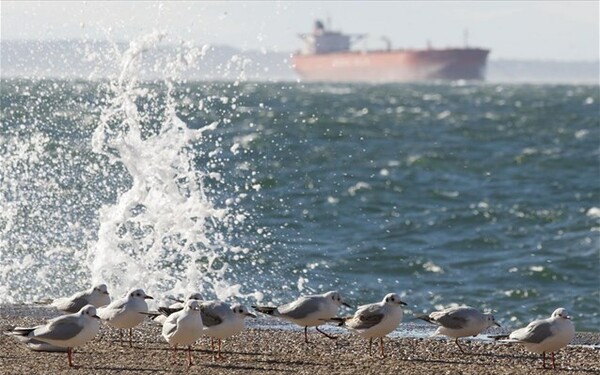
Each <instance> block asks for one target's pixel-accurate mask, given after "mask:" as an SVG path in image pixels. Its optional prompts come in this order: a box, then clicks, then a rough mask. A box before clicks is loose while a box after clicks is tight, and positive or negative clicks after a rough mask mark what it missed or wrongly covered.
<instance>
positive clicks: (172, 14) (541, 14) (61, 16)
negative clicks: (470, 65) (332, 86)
mask: <svg viewBox="0 0 600 375" xmlns="http://www.w3.org/2000/svg"><path fill="white" fill-rule="evenodd" d="M598 4H599V2H598V1H579V2H577V1H530V2H527V1H419V2H416V1H415V2H413V1H398V2H393V1H380V2H378V1H331V2H327V1H318V2H317V1H315V2H309V1H299V2H294V1H271V2H269V1H261V2H259V1H238V2H234V1H228V2H207V1H204V2H192V1H190V2H184V1H177V2H166V1H165V2H151V1H148V2H139V1H138V2H133V1H127V2H124V1H121V2H117V1H109V2H106V1H87V2H83V1H82V2H78V1H39V2H27V1H2V2H0V12H1V32H2V33H1V38H2V40H13V39H74V38H75V39H88V40H89V39H112V40H119V41H127V40H131V39H132V38H135V37H138V36H141V35H144V34H147V33H150V32H152V31H153V30H161V31H165V32H167V33H168V35H169V37H170V39H171V40H182V41H192V42H195V43H198V44H205V43H210V44H229V45H232V46H235V47H239V48H244V49H265V50H269V51H272V50H275V51H286V52H287V51H290V52H291V51H294V50H297V49H299V48H300V47H301V45H302V42H301V41H300V40H299V39H298V37H297V34H298V33H300V32H308V31H310V30H311V29H312V25H313V22H314V20H315V19H316V18H321V19H324V20H326V19H327V18H328V17H329V19H330V20H331V24H332V27H333V29H337V30H342V31H345V32H348V33H367V34H369V36H370V38H369V39H368V41H367V47H369V48H382V47H383V46H384V45H383V43H382V42H381V37H382V36H387V37H389V38H390V40H391V41H392V44H393V46H394V47H403V48H422V47H425V46H426V43H427V41H430V42H431V43H432V45H433V46H434V47H449V46H462V45H463V35H464V30H465V29H468V35H469V44H470V45H471V46H479V47H486V48H490V49H491V50H492V52H491V55H490V58H491V59H544V60H548V59H550V60H597V59H598V58H599V44H600V41H599V34H600V30H599V5H598Z"/></svg>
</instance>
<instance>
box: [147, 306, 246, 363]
mask: <svg viewBox="0 0 600 375" xmlns="http://www.w3.org/2000/svg"><path fill="white" fill-rule="evenodd" d="M158 311H159V312H160V313H161V314H162V316H163V317H164V319H166V317H168V316H171V314H173V313H176V312H178V311H181V309H180V308H177V307H175V308H171V307H159V308H158ZM200 312H201V314H202V323H203V325H204V331H203V335H204V336H208V337H210V341H211V347H212V350H213V352H214V350H215V343H214V339H217V340H218V344H219V347H218V349H219V351H218V354H217V358H219V359H221V358H223V357H222V355H221V340H223V339H226V338H229V337H231V336H234V335H237V334H238V333H240V332H242V330H243V329H244V328H245V321H244V319H245V318H246V317H252V318H256V315H254V314H252V313H250V312H249V311H248V309H247V308H246V307H245V306H243V305H239V304H235V305H233V306H231V305H229V304H228V303H225V302H223V301H218V300H214V301H204V302H200Z"/></svg>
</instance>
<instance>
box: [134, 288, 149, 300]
mask: <svg viewBox="0 0 600 375" xmlns="http://www.w3.org/2000/svg"><path fill="white" fill-rule="evenodd" d="M128 296H129V298H133V299H154V298H152V297H150V296H149V295H147V294H146V292H144V290H143V289H132V290H131V291H130V292H129V295H128Z"/></svg>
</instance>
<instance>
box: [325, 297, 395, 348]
mask: <svg viewBox="0 0 600 375" xmlns="http://www.w3.org/2000/svg"><path fill="white" fill-rule="evenodd" d="M401 306H406V303H405V302H403V301H401V300H400V296H398V295H397V294H396V293H389V294H387V295H386V296H385V297H384V298H383V300H382V301H381V302H377V303H371V304H368V305H363V306H359V307H358V309H357V310H356V312H355V313H354V315H353V316H349V317H346V318H333V319H332V320H333V321H337V322H339V323H340V326H345V327H347V328H349V329H350V330H352V331H354V332H356V333H357V334H359V335H360V336H362V337H365V338H368V339H369V355H372V352H371V348H372V345H373V338H377V337H379V340H380V341H379V342H380V347H381V357H384V356H385V354H384V347H383V337H384V336H386V335H387V334H388V333H390V332H392V331H394V330H395V329H396V327H398V325H399V324H400V322H401V321H402V316H403V313H402V307H401Z"/></svg>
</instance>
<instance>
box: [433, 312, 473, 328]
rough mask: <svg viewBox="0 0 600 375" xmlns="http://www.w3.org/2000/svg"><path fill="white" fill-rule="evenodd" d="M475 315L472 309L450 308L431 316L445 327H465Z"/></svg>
mask: <svg viewBox="0 0 600 375" xmlns="http://www.w3.org/2000/svg"><path fill="white" fill-rule="evenodd" d="M472 315H473V311H472V309H461V308H457V309H448V310H444V311H436V312H433V313H431V314H430V315H429V316H430V317H431V318H432V319H433V320H435V321H436V322H437V323H439V324H440V325H442V326H443V327H446V328H450V329H462V328H465V327H466V326H467V324H468V322H469V318H471V317H472Z"/></svg>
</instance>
